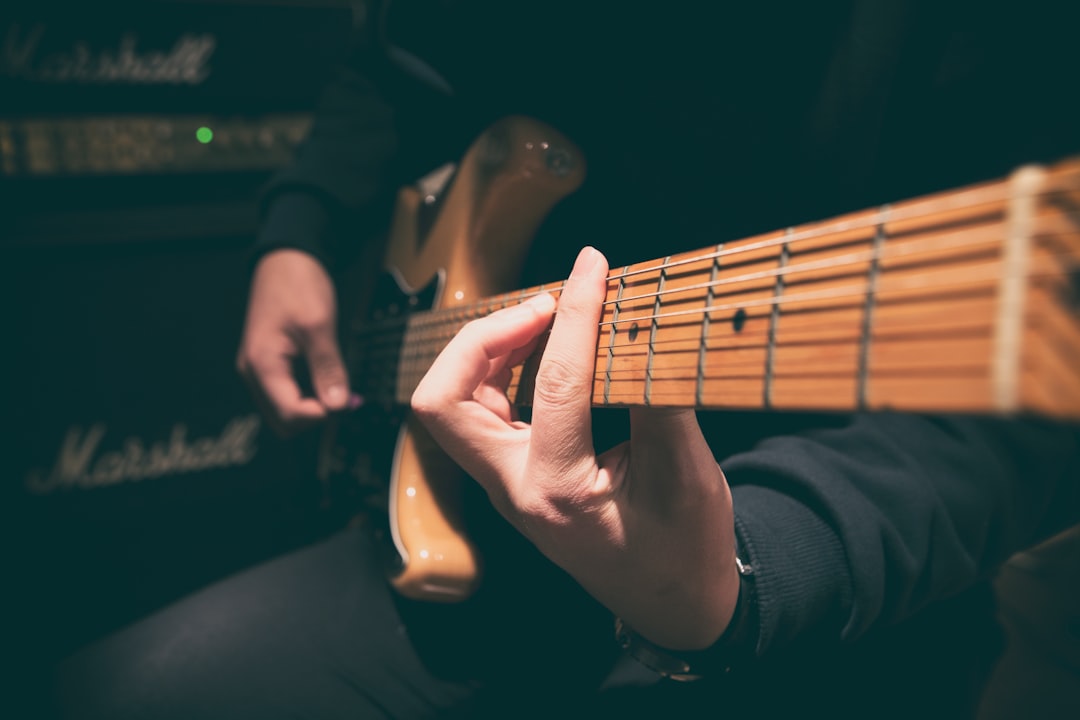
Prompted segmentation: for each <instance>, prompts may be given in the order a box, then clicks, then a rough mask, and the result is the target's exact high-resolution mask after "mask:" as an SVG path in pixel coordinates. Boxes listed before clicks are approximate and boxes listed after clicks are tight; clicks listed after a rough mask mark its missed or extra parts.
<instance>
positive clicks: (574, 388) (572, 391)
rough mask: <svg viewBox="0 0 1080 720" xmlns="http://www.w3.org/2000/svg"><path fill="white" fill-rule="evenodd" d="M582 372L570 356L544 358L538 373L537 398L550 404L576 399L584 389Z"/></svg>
mask: <svg viewBox="0 0 1080 720" xmlns="http://www.w3.org/2000/svg"><path fill="white" fill-rule="evenodd" d="M580 376H581V373H580V372H579V371H578V369H577V368H576V367H575V366H574V363H573V362H572V361H571V360H569V359H568V358H565V357H562V356H559V355H552V356H548V357H545V358H544V361H543V362H542V363H541V364H540V370H539V371H538V372H537V374H536V388H535V390H534V393H535V395H536V398H537V399H538V400H540V401H542V402H545V403H548V404H554V405H558V404H562V403H566V402H569V401H571V400H574V399H575V398H576V397H577V396H578V395H579V394H580V393H581V392H582V391H583V385H584V384H583V383H582V381H581V377H580Z"/></svg>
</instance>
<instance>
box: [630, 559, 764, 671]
mask: <svg viewBox="0 0 1080 720" xmlns="http://www.w3.org/2000/svg"><path fill="white" fill-rule="evenodd" d="M736 562H737V565H738V569H739V591H738V596H737V600H736V604H735V610H734V613H733V614H732V616H731V619H730V621H729V622H728V624H727V627H726V629H725V630H724V632H723V633H722V634H721V635H720V637H719V639H717V640H716V641H715V642H714V643H712V645H710V646H709V647H706V648H704V649H701V650H677V649H672V648H669V647H664V646H662V645H659V644H656V643H653V642H651V641H650V640H648V639H647V638H645V637H644V636H642V635H640V634H638V633H637V632H636V631H635V630H634V628H632V627H631V626H630V625H628V624H627V623H626V622H624V621H623V620H622V619H621V618H618V617H616V618H615V640H616V642H617V643H618V644H619V646H620V647H621V648H622V649H623V651H624V652H626V653H627V654H629V655H630V656H631V657H633V658H634V659H635V660H637V661H638V662H640V663H641V664H643V665H645V666H646V667H648V668H649V669H651V670H653V671H654V672H656V673H657V674H659V675H661V676H662V677H665V678H668V679H671V680H678V681H692V680H698V679H701V678H704V677H715V676H716V675H723V674H726V673H728V672H730V671H731V670H732V668H735V667H739V666H742V665H746V664H748V663H749V662H750V661H751V660H753V659H754V657H755V656H756V654H757V643H758V637H759V634H760V628H759V618H758V608H757V596H756V588H755V585H754V577H753V575H754V570H753V567H752V566H751V565H750V564H749V563H744V562H742V561H741V560H739V559H738V558H736Z"/></svg>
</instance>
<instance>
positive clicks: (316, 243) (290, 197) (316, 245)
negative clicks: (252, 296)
mask: <svg viewBox="0 0 1080 720" xmlns="http://www.w3.org/2000/svg"><path fill="white" fill-rule="evenodd" d="M332 227H333V225H332V223H331V218H330V211H329V209H328V208H327V207H326V203H325V201H323V200H322V199H320V198H319V197H318V196H316V195H314V194H312V193H308V192H304V191H302V190H289V191H285V192H282V193H279V194H277V195H275V196H274V197H273V198H272V199H271V200H270V202H269V204H268V206H267V208H266V211H265V214H264V217H263V220H262V223H261V226H260V229H259V235H258V237H257V238H256V240H255V246H254V247H253V248H252V254H251V262H250V267H251V268H252V269H253V268H254V267H255V264H256V263H257V262H258V261H259V260H260V259H261V258H262V257H263V256H264V255H266V254H267V253H269V252H272V251H274V250H281V249H284V248H291V249H293V250H302V251H304V252H306V253H309V254H311V255H313V256H314V257H315V258H316V259H317V260H318V261H319V262H320V263H322V264H323V266H324V267H326V268H327V270H332V269H333V268H334V257H333V250H332V248H333V239H332V237H331V235H332V232H333V230H332Z"/></svg>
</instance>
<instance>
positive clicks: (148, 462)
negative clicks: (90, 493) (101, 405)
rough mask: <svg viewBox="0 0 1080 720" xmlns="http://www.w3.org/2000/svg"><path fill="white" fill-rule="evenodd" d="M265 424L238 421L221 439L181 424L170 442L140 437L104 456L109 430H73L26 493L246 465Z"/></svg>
mask: <svg viewBox="0 0 1080 720" xmlns="http://www.w3.org/2000/svg"><path fill="white" fill-rule="evenodd" d="M260 424H261V420H260V418H259V416H258V415H257V414H252V415H247V416H244V417H238V418H233V419H232V420H230V421H229V422H228V423H227V424H226V425H225V428H224V429H223V430H222V431H221V434H220V435H218V436H216V437H215V436H208V437H202V438H193V439H191V440H189V439H188V437H187V433H188V430H187V426H186V425H184V424H183V423H177V424H176V425H174V426H173V428H172V432H170V433H169V438H168V440H160V441H157V442H154V443H151V444H150V445H149V447H148V446H147V443H146V442H145V441H144V440H143V439H142V438H139V437H134V436H132V437H128V438H125V439H124V441H123V443H122V444H121V448H122V449H120V450H114V451H112V452H104V453H101V454H99V452H98V451H99V448H100V446H101V441H102V440H103V439H104V438H105V430H106V428H105V426H104V425H102V424H96V425H92V426H91V427H90V429H88V430H87V431H86V432H85V433H83V431H82V428H80V427H77V426H75V427H71V428H69V429H68V432H67V435H66V436H65V437H64V441H63V443H62V444H61V446H60V454H59V455H58V456H57V458H56V464H55V465H53V468H52V471H51V472H50V473H49V474H47V475H46V474H45V473H44V472H43V471H41V470H32V471H31V472H29V473H28V474H27V476H26V487H27V489H28V490H29V491H30V492H32V493H35V494H38V495H45V494H48V493H53V492H58V491H60V490H65V489H71V488H83V489H91V488H97V487H105V486H109V485H117V484H119V483H123V482H139V481H141V480H148V479H151V478H157V477H161V476H163V475H179V474H181V473H190V472H196V471H199V470H209V469H213V468H226V467H231V466H235V465H247V464H248V463H249V462H251V460H252V459H253V458H254V457H255V452H256V445H255V438H256V436H257V435H258V432H259V427H260Z"/></svg>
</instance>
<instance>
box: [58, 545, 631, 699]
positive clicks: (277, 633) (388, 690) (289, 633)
mask: <svg viewBox="0 0 1080 720" xmlns="http://www.w3.org/2000/svg"><path fill="white" fill-rule="evenodd" d="M522 558H525V560H523V559H522ZM486 559H487V561H488V574H487V579H486V582H485V584H484V586H483V590H482V591H481V592H480V593H479V594H478V596H477V597H476V598H474V599H473V600H472V601H470V602H467V603H463V604H454V605H449V604H447V605H443V604H430V603H415V602H409V601H405V600H403V599H401V598H400V597H399V596H398V595H397V594H396V593H394V592H393V591H392V590H391V589H390V588H389V587H388V585H387V584H386V582H385V578H384V575H383V571H382V564H381V562H380V561H379V552H378V550H377V549H376V547H375V546H374V542H373V541H372V540H370V539H369V538H368V537H367V534H366V533H365V532H364V531H362V530H360V529H350V530H346V531H343V532H341V533H339V534H337V535H336V536H334V537H332V538H330V539H329V540H326V541H324V542H321V543H319V544H317V545H314V546H311V547H308V548H305V549H302V550H299V551H296V552H293V553H291V554H288V555H286V556H283V557H281V558H278V559H276V560H273V561H270V562H267V563H265V564H262V565H260V566H258V567H256V568H254V569H251V570H249V571H246V572H244V573H242V574H239V575H237V576H235V577H233V578H230V579H228V580H225V581H223V582H220V583H218V584H216V585H213V586H211V587H209V588H207V589H205V590H203V591H201V592H199V593H197V594H195V595H193V596H191V597H189V598H186V599H184V600H182V601H181V602H179V603H177V604H175V605H173V606H171V607H168V608H166V609H165V610H163V611H161V612H158V613H157V614H155V615H152V616H151V617H149V618H146V619H144V620H142V621H140V622H138V623H136V624H134V625H132V626H130V627H128V628H126V629H125V630H123V631H121V632H119V633H117V634H116V635H113V636H111V637H109V638H107V639H105V640H104V641H102V642H100V643H97V644H95V645H93V646H91V647H89V648H86V649H84V650H82V651H81V652H80V653H78V654H76V655H75V656H74V657H72V658H70V659H69V660H67V661H66V662H65V663H64V664H63V665H62V666H61V668H60V670H59V675H58V685H57V687H56V689H55V692H54V699H55V701H56V702H57V704H58V705H59V707H60V710H61V712H62V716H63V717H78V718H89V717H94V718H109V719H110V720H112V719H116V720H119V719H121V718H159V719H162V720H164V719H166V718H183V719H185V720H190V719H191V718H218V717H220V718H240V717H253V718H278V717H280V718H300V717H304V718H309V717H310V718H338V717H340V718H368V717H387V716H389V717H404V718H420V717H432V716H440V717H443V716H466V717H476V716H481V715H492V716H503V717H505V716H506V714H507V710H506V708H507V707H510V706H513V707H522V706H524V708H525V710H526V711H527V710H530V709H531V710H535V711H536V715H538V716H541V715H542V716H549V710H550V708H551V707H553V706H560V707H566V704H567V703H571V702H576V701H578V700H580V701H581V702H585V701H586V698H587V697H588V696H590V695H595V690H596V688H597V687H598V686H599V685H600V683H601V682H602V680H603V679H604V676H605V675H606V674H607V673H608V671H609V670H610V668H611V667H612V662H613V660H614V659H615V658H616V649H615V647H614V643H613V641H612V630H611V627H612V626H611V621H610V616H609V615H608V614H607V612H606V611H605V610H603V608H601V607H600V606H598V605H597V604H596V603H595V602H593V601H592V600H591V599H590V598H588V597H587V596H586V595H585V594H584V593H583V592H581V591H580V590H578V589H577V588H576V586H575V585H574V584H573V583H572V582H571V581H570V580H569V578H567V577H566V576H564V575H563V574H562V573H561V572H560V571H557V570H556V569H555V568H553V567H552V566H550V565H548V564H546V563H545V562H543V561H541V560H540V559H539V558H537V557H536V556H535V553H529V552H525V553H524V555H518V557H517V559H516V560H514V561H511V560H512V558H511V557H510V555H509V554H508V553H502V554H496V555H494V556H490V557H487V558H486ZM630 674H631V676H633V671H631V673H630ZM638 677H639V678H642V677H644V676H642V675H641V674H640V673H639V675H638ZM645 679H647V678H645ZM511 714H512V715H514V716H520V715H521V714H522V713H521V712H520V711H514V712H512V713H511Z"/></svg>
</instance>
